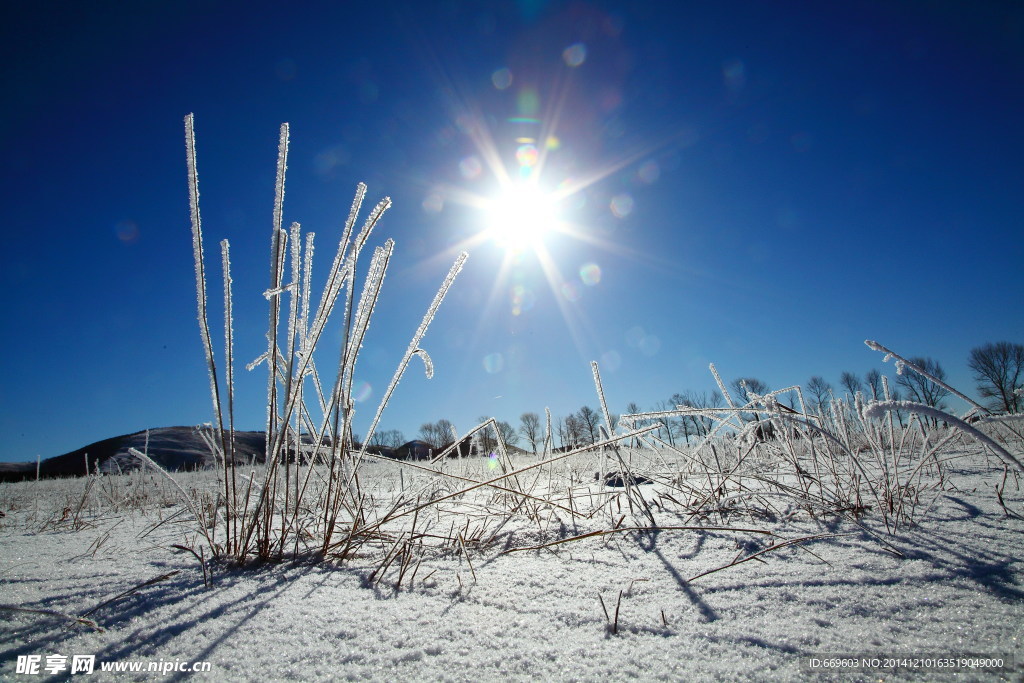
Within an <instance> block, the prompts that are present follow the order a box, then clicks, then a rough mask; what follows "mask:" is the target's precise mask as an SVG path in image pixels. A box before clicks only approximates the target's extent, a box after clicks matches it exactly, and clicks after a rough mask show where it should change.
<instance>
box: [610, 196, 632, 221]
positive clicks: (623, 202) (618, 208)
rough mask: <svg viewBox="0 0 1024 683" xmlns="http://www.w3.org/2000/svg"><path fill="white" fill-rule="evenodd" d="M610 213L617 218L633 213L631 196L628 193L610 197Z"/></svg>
mask: <svg viewBox="0 0 1024 683" xmlns="http://www.w3.org/2000/svg"><path fill="white" fill-rule="evenodd" d="M610 205H611V209H612V213H613V214H615V216H616V217H617V218H625V217H626V216H628V215H629V214H631V213H633V196H632V195H631V194H629V193H628V192H623V193H622V194H617V195H615V196H614V197H612V201H611V204H610Z"/></svg>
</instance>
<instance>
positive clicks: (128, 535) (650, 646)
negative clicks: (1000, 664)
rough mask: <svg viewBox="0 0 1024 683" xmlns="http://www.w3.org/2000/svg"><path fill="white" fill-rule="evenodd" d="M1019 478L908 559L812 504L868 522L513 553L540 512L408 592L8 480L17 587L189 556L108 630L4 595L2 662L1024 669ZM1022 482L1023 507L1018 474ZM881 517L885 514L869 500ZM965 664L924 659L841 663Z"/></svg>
mask: <svg viewBox="0 0 1024 683" xmlns="http://www.w3.org/2000/svg"><path fill="white" fill-rule="evenodd" d="M1001 476H1002V471H1001V468H1000V469H999V470H998V471H996V470H994V469H991V468H985V467H982V466H971V467H966V466H965V467H964V468H962V469H961V470H960V471H959V472H957V473H955V475H954V476H952V477H951V480H950V481H951V484H952V485H950V484H947V485H946V487H945V490H943V491H941V492H939V494H938V496H937V497H936V498H935V501H934V504H933V505H932V506H931V508H930V510H929V511H928V512H927V514H926V515H920V517H919V525H918V526H917V527H915V528H911V529H907V530H901V531H900V532H898V533H897V534H896V535H894V536H885V535H883V538H886V540H888V541H889V542H890V543H891V544H892V545H893V546H894V547H895V548H898V549H899V550H900V551H902V552H903V553H904V557H902V558H900V557H897V556H896V555H895V554H893V553H891V552H888V551H886V550H885V548H884V546H883V544H882V543H880V542H879V541H877V540H875V539H873V538H871V537H870V536H868V535H867V534H865V533H863V532H861V531H859V530H858V529H857V528H856V527H855V526H853V525H852V524H850V523H848V522H842V521H834V522H832V521H829V520H827V519H826V520H821V521H816V520H813V519H811V518H809V517H807V516H806V515H804V516H799V515H797V516H795V517H793V518H792V519H788V520H785V519H783V520H775V521H770V522H760V523H759V524H757V525H756V526H757V528H766V529H769V530H772V531H776V532H779V533H780V534H783V535H785V536H786V537H789V538H793V537H797V536H800V535H804V534H817V533H822V532H829V531H831V532H835V533H838V534H847V535H843V536H840V537H836V538H831V539H826V540H819V541H814V542H811V543H808V544H806V545H804V546H803V547H789V548H784V549H781V550H778V551H773V552H770V553H767V554H765V555H764V556H763V562H762V561H758V560H753V561H749V562H745V563H743V564H739V565H736V566H733V567H730V568H728V569H725V570H723V571H719V572H717V573H714V574H710V575H708V576H704V577H702V578H699V579H696V580H694V581H688V579H689V578H690V577H693V576H695V575H697V574H699V573H701V572H703V571H707V570H709V569H714V568H716V567H719V566H722V565H725V564H728V563H729V562H731V561H732V560H733V559H734V558H736V557H737V556H740V555H741V554H742V555H744V556H745V555H749V554H750V553H751V552H753V551H756V550H757V549H758V548H759V547H763V544H764V543H765V540H764V537H759V536H756V535H754V534H737V533H733V532H695V531H670V530H664V531H661V532H659V533H658V534H656V535H651V534H641V533H621V534H611V535H606V536H599V537H593V538H587V539H583V540H578V541H572V542H569V543H564V544H561V545H557V546H553V547H551V548H548V549H542V550H529V551H522V552H513V553H503V549H504V548H507V547H512V546H520V547H521V546H529V545H534V544H537V543H539V542H541V537H540V536H539V535H537V527H536V526H534V527H533V530H532V531H531V529H530V528H529V527H528V526H523V527H521V528H520V529H518V530H516V531H514V532H513V533H512V534H511V535H510V536H508V537H507V538H506V539H505V541H504V542H503V543H501V544H499V545H498V546H497V547H492V548H489V549H486V550H483V551H476V552H471V553H470V560H471V561H472V567H471V566H470V564H469V563H468V562H467V560H466V558H465V557H464V556H463V555H462V554H461V553H448V554H446V555H444V554H435V555H434V556H432V557H428V558H427V559H425V560H424V561H423V564H422V566H421V567H420V568H419V569H418V573H417V576H416V580H415V585H414V587H413V588H411V589H409V588H408V587H406V586H403V589H402V590H401V591H398V592H396V591H395V590H394V575H393V574H390V575H389V574H386V575H385V579H384V580H383V581H381V582H379V583H377V585H375V586H372V587H368V586H367V585H366V581H365V577H366V576H367V575H368V574H369V573H370V571H372V568H373V567H375V566H376V562H375V560H376V559H377V558H373V557H369V556H367V557H366V558H365V559H363V558H357V559H356V560H354V561H353V562H351V563H349V564H347V565H346V566H344V567H341V568H337V567H332V566H329V565H326V564H296V563H285V564H280V565H266V566H261V567H255V568H247V569H241V570H239V569H234V570H228V569H225V568H222V567H215V568H214V574H213V586H212V587H211V588H205V587H204V585H203V576H202V572H201V571H200V569H199V565H198V562H197V561H196V559H195V558H194V557H192V556H191V554H189V553H187V552H184V551H181V550H177V549H173V548H171V547H170V546H171V545H172V544H176V543H177V544H181V543H184V544H195V547H197V548H198V547H199V546H198V542H197V541H196V539H195V536H196V531H195V527H194V525H193V524H190V523H188V522H187V520H186V519H185V516H184V515H182V516H179V517H178V518H177V519H174V520H171V521H170V522H168V523H165V524H163V525H161V526H159V527H157V528H156V529H155V530H154V529H153V526H154V523H156V522H157V521H158V520H160V519H167V518H168V517H169V516H170V515H172V514H174V513H175V511H176V510H177V509H178V508H177V507H176V506H175V505H174V504H173V503H172V502H171V500H170V499H169V500H167V501H166V502H165V503H163V504H162V505H150V506H148V507H145V508H144V509H142V510H140V509H138V508H134V509H131V508H129V509H123V510H121V511H120V512H110V511H109V510H108V511H107V512H106V513H105V514H104V515H103V516H100V517H92V518H89V519H88V525H86V526H85V528H82V529H79V530H74V528H73V527H74V524H71V523H69V522H68V520H65V521H64V522H59V521H57V522H53V523H50V524H48V528H47V529H46V530H44V531H39V528H40V527H41V526H42V524H41V523H40V522H41V521H42V522H45V521H46V520H47V519H56V520H59V518H60V517H61V516H63V514H62V511H61V510H59V509H58V510H57V512H56V514H55V515H53V514H51V513H49V512H45V513H44V512H41V511H40V508H39V507H38V506H39V505H40V504H39V503H36V502H34V498H33V496H34V494H33V491H34V490H35V489H33V487H34V486H46V487H49V488H48V489H47V490H52V489H53V487H55V486H58V485H59V486H63V487H64V489H66V490H65V492H64V493H63V494H60V495H63V496H64V497H65V498H66V499H67V507H69V508H71V513H72V514H73V512H74V506H75V505H76V504H77V500H78V499H79V498H80V496H81V492H82V487H83V483H82V482H83V480H69V481H66V482H40V483H38V484H37V483H35V482H27V483H22V484H3V485H0V511H2V512H3V513H4V515H5V516H4V517H2V518H0V548H2V550H0V603H3V604H6V605H14V606H18V607H22V608H29V609H37V610H56V611H59V612H64V613H69V614H75V615H82V614H84V613H86V612H88V611H89V610H90V609H92V608H93V607H95V606H96V605H97V604H99V603H101V602H103V601H105V600H107V599H109V598H112V597H114V596H116V595H118V594H119V593H121V592H123V591H127V590H129V589H131V588H133V587H136V586H138V585H139V584H141V583H143V582H144V581H147V580H149V579H152V578H154V577H157V576H160V575H163V574H166V573H168V572H172V571H175V570H179V573H177V574H175V575H173V576H172V577H170V578H169V579H167V580H164V581H161V582H158V583H154V584H152V585H149V586H145V587H142V588H140V589H139V590H137V591H136V592H134V593H132V594H131V595H129V596H128V597H126V598H124V599H123V600H120V601H118V602H115V603H113V604H111V605H108V606H106V607H103V608H101V609H99V610H97V611H96V612H94V613H92V614H91V615H90V617H89V618H91V619H93V620H95V621H96V622H97V623H98V624H99V626H101V627H102V628H103V629H104V630H103V631H102V632H97V631H95V630H92V629H90V628H88V627H86V626H76V625H68V624H67V623H66V622H64V621H62V620H61V619H60V618H56V617H52V616H47V615H42V614H37V613H25V612H13V611H9V610H8V611H0V616H2V618H3V620H4V625H3V627H2V628H0V678H3V679H5V680H6V679H10V680H42V679H45V678H48V676H47V675H45V674H42V675H36V676H28V675H18V674H16V673H15V666H16V661H17V658H18V656H19V655H42V656H43V660H44V662H45V657H46V656H47V655H50V654H62V655H66V656H68V657H69V658H70V656H71V655H73V654H86V655H95V656H96V661H97V662H111V661H128V660H136V661H175V660H177V661H189V662H192V661H204V660H205V661H209V662H211V664H212V668H211V671H210V672H209V673H205V674H191V673H188V674H186V673H170V674H168V675H166V676H163V677H161V676H159V675H157V674H150V673H141V674H128V673H117V674H114V673H100V672H97V673H95V674H93V675H92V676H88V677H82V678H83V680H89V679H95V680H154V679H159V680H178V679H184V678H193V677H194V678H199V679H203V680H218V681H220V680H303V681H305V680H329V679H335V680H381V681H383V680H389V681H394V680H403V681H404V680H443V681H490V680H524V681H525V680H551V681H572V680H580V681H588V680H628V679H639V680H766V679H770V680H805V679H808V678H818V677H821V676H822V674H821V673H811V672H809V671H808V670H807V669H802V668H801V664H802V662H803V661H804V660H806V659H807V657H809V656H813V655H824V656H836V655H872V656H879V657H884V656H889V655H896V654H905V655H908V656H909V655H940V656H956V655H963V654H966V653H974V654H980V655H1000V656H1006V655H1010V656H1014V657H1015V659H1016V663H1015V664H1014V668H1013V669H1011V670H1009V671H1005V672H1003V673H999V674H996V673H983V672H967V673H962V674H960V675H959V676H958V677H956V680H1000V679H1005V680H1020V679H1021V678H1022V677H1024V652H1022V651H1021V650H1022V648H1021V643H1022V640H1024V564H1022V562H1021V559H1020V557H1021V538H1022V536H1021V532H1022V531H1024V522H1022V521H1021V520H1018V519H1013V518H1007V517H1006V516H1005V515H1004V514H1003V511H1002V509H1001V508H1000V507H999V505H998V503H997V501H996V497H995V495H994V492H993V484H995V483H998V481H999V479H1000V478H1001ZM1011 480H1012V477H1011ZM933 495H934V494H933ZM1005 495H1006V498H1007V502H1008V503H1009V504H1011V506H1014V507H1015V508H1016V509H1020V508H1021V500H1022V494H1021V492H1019V491H1017V490H1016V489H1015V487H1014V486H1013V484H1012V481H1011V482H1010V483H1008V484H1007V486H1006V494H1005ZM168 496H170V494H168ZM58 497H59V496H58ZM51 498H52V496H51ZM61 500H63V499H61ZM51 504H52V503H51ZM60 505H63V503H60ZM34 506H35V507H34ZM925 507H927V506H926V505H922V508H921V511H922V512H923V510H924V508H925ZM68 516H69V517H70V514H69V515H68ZM864 521H865V524H868V525H869V526H870V525H871V522H872V520H871V519H870V515H869V516H868V517H867V518H865V520H864ZM659 522H663V523H664V524H666V525H667V524H671V523H673V521H672V520H670V519H666V520H659ZM876 522H877V520H876ZM674 523H675V524H682V523H683V522H681V521H678V520H676V521H675V522H674ZM588 524H590V525H591V526H587V527H585V526H583V524H582V523H579V525H578V526H577V527H576V528H573V524H572V523H571V522H567V523H566V528H565V529H564V534H565V535H566V536H571V535H574V534H576V533H585V532H587V531H593V530H596V529H600V528H608V527H609V526H610V525H609V524H607V522H606V520H600V521H598V520H596V519H595V520H591V521H589V522H588ZM731 525H733V526H747V527H750V526H752V525H751V524H750V523H746V522H745V523H735V524H731ZM53 527H56V529H54V528H53ZM872 528H873V529H876V530H877V529H878V528H879V525H878V524H877V523H876V524H875V525H874V526H872ZM531 534H532V535H531ZM812 553H813V554H812ZM474 574H475V577H474ZM620 591H621V592H622V596H621V600H620V598H619V594H620ZM599 595H600V596H601V597H602V598H603V601H604V605H605V607H606V608H607V610H608V613H609V615H610V616H611V617H612V618H613V619H614V614H615V610H616V607H618V633H616V634H613V633H612V632H611V627H610V625H609V624H608V623H607V621H606V618H605V613H604V610H603V609H602V605H601V602H600V601H599V598H598V596H599ZM98 668H99V665H98V664H97V669H98ZM133 677H134V678H133ZM64 678H68V676H67V675H66V674H61V675H58V676H56V677H54V679H64ZM70 678H72V679H78V678H79V677H78V676H74V677H70ZM953 678H954V677H953V676H951V675H950V674H945V673H936V672H926V673H922V672H917V673H913V672H910V671H908V670H905V669H903V670H900V671H898V672H896V673H884V672H873V673H866V672H861V673H859V674H855V675H849V674H848V675H844V676H842V677H838V678H837V680H880V679H884V680H904V679H911V680H952V679H953Z"/></svg>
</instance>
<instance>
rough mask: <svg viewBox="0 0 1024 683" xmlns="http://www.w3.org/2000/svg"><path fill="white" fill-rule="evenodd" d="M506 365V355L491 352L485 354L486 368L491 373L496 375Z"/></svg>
mask: <svg viewBox="0 0 1024 683" xmlns="http://www.w3.org/2000/svg"><path fill="white" fill-rule="evenodd" d="M504 367H505V357H504V356H502V355H501V354H500V353H489V354H487V355H486V356H484V370H486V371H487V374H489V375H496V374H498V373H499V372H501V370H502V368H504Z"/></svg>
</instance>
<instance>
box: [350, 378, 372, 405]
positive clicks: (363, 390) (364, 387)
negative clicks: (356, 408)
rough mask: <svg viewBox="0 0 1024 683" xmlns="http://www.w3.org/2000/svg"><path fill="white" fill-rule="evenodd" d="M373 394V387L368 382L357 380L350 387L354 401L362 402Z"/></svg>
mask: <svg viewBox="0 0 1024 683" xmlns="http://www.w3.org/2000/svg"><path fill="white" fill-rule="evenodd" d="M372 395H373V387H372V386H371V385H370V383H369V382H364V381H362V380H360V381H358V382H356V383H355V385H353V387H352V398H353V399H355V401H356V403H362V402H363V401H365V400H366V399H368V398H370V396H372Z"/></svg>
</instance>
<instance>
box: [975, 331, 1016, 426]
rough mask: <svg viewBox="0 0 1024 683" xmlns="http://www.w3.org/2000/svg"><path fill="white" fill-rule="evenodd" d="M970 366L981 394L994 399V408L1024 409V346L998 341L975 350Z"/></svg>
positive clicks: (1002, 409) (1011, 411)
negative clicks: (1023, 390) (1023, 394)
mask: <svg viewBox="0 0 1024 683" xmlns="http://www.w3.org/2000/svg"><path fill="white" fill-rule="evenodd" d="M967 367H969V368H970V369H971V370H973V371H974V379H975V381H976V382H977V383H978V393H979V394H980V395H981V397H982V398H985V399H991V400H990V401H989V407H990V408H991V409H992V410H994V411H1005V412H1007V413H1019V412H1021V410H1022V409H1024V396H1022V395H1021V394H1022V393H1024V392H1022V389H1024V376H1022V375H1024V345H1021V344H1011V343H1010V342H996V343H995V344H985V345H984V346H979V347H977V348H974V349H971V355H970V356H969V357H968V359H967Z"/></svg>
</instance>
